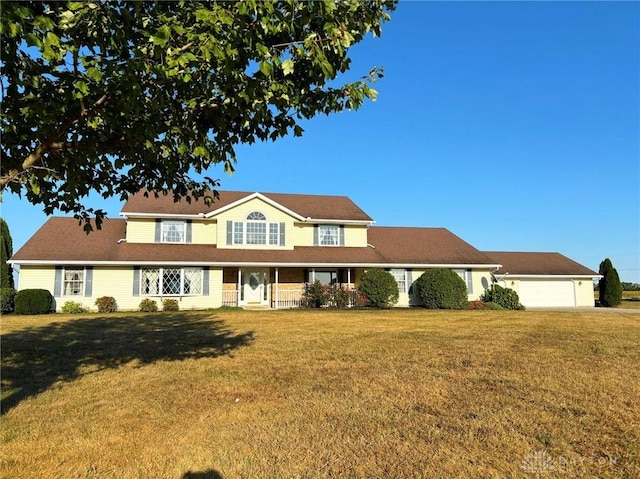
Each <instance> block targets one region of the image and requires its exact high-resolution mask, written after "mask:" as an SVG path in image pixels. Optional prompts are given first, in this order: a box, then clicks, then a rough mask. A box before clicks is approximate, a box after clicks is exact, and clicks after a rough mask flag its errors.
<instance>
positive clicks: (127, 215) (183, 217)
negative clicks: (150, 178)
mask: <svg viewBox="0 0 640 479" xmlns="http://www.w3.org/2000/svg"><path fill="white" fill-rule="evenodd" d="M120 216H123V217H124V218H125V219H127V218H154V219H155V218H158V219H160V220H162V219H166V220H174V219H176V220H191V219H194V218H197V219H202V218H203V216H202V214H194V215H186V214H169V213H126V212H121V213H120Z"/></svg>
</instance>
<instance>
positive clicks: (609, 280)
mask: <svg viewBox="0 0 640 479" xmlns="http://www.w3.org/2000/svg"><path fill="white" fill-rule="evenodd" d="M599 272H600V274H601V275H602V278H601V279H600V281H599V282H598V290H599V292H600V295H599V298H600V304H601V305H602V306H607V307H609V308H614V307H616V306H618V305H619V304H620V303H621V302H622V283H621V282H620V276H618V271H617V270H616V269H615V268H614V267H613V264H611V260H610V259H609V258H606V259H605V260H604V261H602V263H600V270H599Z"/></svg>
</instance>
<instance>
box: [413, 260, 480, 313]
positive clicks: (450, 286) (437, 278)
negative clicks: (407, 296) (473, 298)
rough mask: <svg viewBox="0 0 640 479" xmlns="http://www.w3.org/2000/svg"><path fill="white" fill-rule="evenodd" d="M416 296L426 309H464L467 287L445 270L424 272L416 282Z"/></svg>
mask: <svg viewBox="0 0 640 479" xmlns="http://www.w3.org/2000/svg"><path fill="white" fill-rule="evenodd" d="M416 287H417V288H418V295H419V296H420V299H421V301H422V304H423V305H424V307H425V308H428V309H466V308H467V304H468V293H467V285H466V284H465V282H464V280H463V279H462V278H461V277H460V276H458V274H457V273H455V272H454V271H451V270H450V269H446V268H434V269H430V270H428V271H426V272H425V273H423V274H422V276H420V277H419V278H418V279H417V280H416Z"/></svg>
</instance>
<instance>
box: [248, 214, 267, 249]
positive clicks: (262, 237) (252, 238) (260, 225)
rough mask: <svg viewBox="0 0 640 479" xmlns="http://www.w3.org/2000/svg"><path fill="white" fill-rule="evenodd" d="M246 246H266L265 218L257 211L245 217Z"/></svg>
mask: <svg viewBox="0 0 640 479" xmlns="http://www.w3.org/2000/svg"><path fill="white" fill-rule="evenodd" d="M247 244H267V218H266V216H265V215H263V214H262V213H260V212H259V211H252V212H251V213H249V214H248V215H247Z"/></svg>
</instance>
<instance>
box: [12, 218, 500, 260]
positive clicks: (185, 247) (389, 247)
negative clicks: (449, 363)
mask: <svg viewBox="0 0 640 479" xmlns="http://www.w3.org/2000/svg"><path fill="white" fill-rule="evenodd" d="M125 228H126V221H125V220H117V219H108V220H105V221H104V223H103V225H102V229H101V230H97V231H94V232H92V233H91V234H89V235H86V234H85V233H84V231H83V230H82V228H81V227H80V226H78V222H77V221H76V220H74V219H73V218H50V219H49V220H48V221H47V222H46V223H45V224H44V225H43V226H42V227H41V228H40V229H39V230H38V231H37V232H36V233H35V234H34V235H33V236H32V237H31V239H29V241H27V243H26V244H25V245H24V246H23V247H22V248H20V250H18V251H17V252H16V254H15V255H14V256H13V257H12V260H13V261H15V262H16V263H19V264H20V263H24V262H27V261H28V262H39V261H42V262H55V263H58V264H64V263H65V262H84V263H86V264H95V263H99V262H113V263H122V264H124V263H139V264H140V263H145V262H174V263H176V264H184V263H199V264H230V263H236V264H237V263H245V264H251V263H253V264H271V265H287V264H291V265H293V264H296V265H332V264H333V265H352V266H355V265H378V266H384V265H398V266H400V265H404V266H408V267H410V266H411V265H427V264H452V265H457V264H493V262H492V260H491V259H490V258H488V257H487V256H486V255H485V254H483V253H481V252H480V251H478V250H476V249H475V248H473V247H472V246H471V245H469V244H468V243H466V242H464V241H463V240H461V239H460V238H458V237H457V236H455V235H454V234H452V233H451V232H449V231H447V230H446V229H443V228H390V227H370V228H369V243H370V244H371V246H367V247H362V248H354V247H312V246H303V247H296V248H295V249H293V250H242V249H225V248H217V247H215V246H213V245H202V244H164V243H152V244H146V243H127V242H125V241H123V242H120V243H118V240H120V239H122V238H124V237H125Z"/></svg>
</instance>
